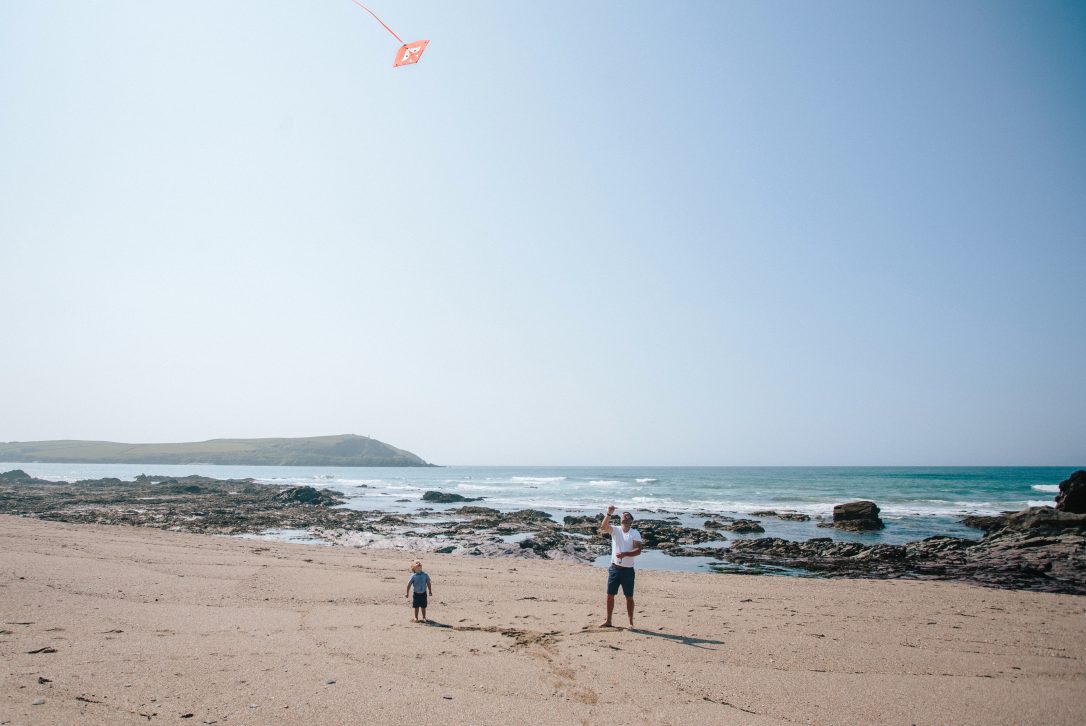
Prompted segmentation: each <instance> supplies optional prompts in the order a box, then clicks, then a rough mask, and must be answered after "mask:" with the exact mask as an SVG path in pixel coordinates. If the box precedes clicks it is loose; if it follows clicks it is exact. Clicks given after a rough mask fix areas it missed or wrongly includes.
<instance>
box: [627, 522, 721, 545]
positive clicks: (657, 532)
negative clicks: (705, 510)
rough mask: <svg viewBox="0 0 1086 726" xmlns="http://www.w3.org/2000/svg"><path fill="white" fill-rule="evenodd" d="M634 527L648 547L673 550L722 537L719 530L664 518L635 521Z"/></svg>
mask: <svg viewBox="0 0 1086 726" xmlns="http://www.w3.org/2000/svg"><path fill="white" fill-rule="evenodd" d="M634 529H636V530H637V531H638V532H640V533H641V539H642V541H643V543H644V547H646V548H650V549H651V548H658V549H662V550H665V551H667V550H671V549H673V548H679V547H682V546H683V545H692V544H698V543H700V542H710V541H713V540H718V539H722V537H721V535H720V533H719V532H712V531H708V530H704V529H697V528H694V527H684V526H682V525H681V524H677V523H675V522H668V521H665V520H662V519H642V520H639V521H637V522H634Z"/></svg>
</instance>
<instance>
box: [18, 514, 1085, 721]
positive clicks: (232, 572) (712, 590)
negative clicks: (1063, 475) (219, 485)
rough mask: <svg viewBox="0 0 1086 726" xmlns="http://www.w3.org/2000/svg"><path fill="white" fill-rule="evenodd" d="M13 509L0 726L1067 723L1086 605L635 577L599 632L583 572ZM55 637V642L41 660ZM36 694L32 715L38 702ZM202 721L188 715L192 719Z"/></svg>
mask: <svg viewBox="0 0 1086 726" xmlns="http://www.w3.org/2000/svg"><path fill="white" fill-rule="evenodd" d="M408 562H409V557H408V556H406V553H389V552H384V551H379V550H363V549H347V548H340V547H334V548H333V547H317V546H307V545H290V544H282V543H269V542H256V541H253V540H244V539H238V538H230V537H206V536H201V535H198V534H189V533H183V532H170V531H163V530H158V529H153V528H146V527H120V526H102V525H91V524H67V523H57V522H46V521H41V520H35V519H28V518H19V517H11V516H6V515H0V572H3V573H4V578H3V580H2V581H0V587H2V588H3V591H2V597H0V619H2V622H3V624H2V625H0V628H2V629H3V630H4V633H3V634H2V635H0V654H2V655H3V660H4V663H5V666H6V670H7V673H6V677H5V678H4V679H3V681H2V682H0V722H4V721H10V722H11V723H58V722H73V721H83V722H86V721H107V720H108V721H111V722H123V723H147V722H148V721H151V722H156V721H158V720H162V719H165V720H179V719H186V720H187V719H188V718H191V719H192V720H191V721H189V722H191V723H209V722H218V723H233V722H239V721H241V722H246V723H258V722H259V723H267V722H269V721H275V722H279V723H287V724H294V723H297V724H304V723H317V722H325V723H332V722H346V721H348V720H362V721H367V722H391V721H400V720H402V719H406V718H411V717H412V715H413V714H414V715H417V713H418V710H419V709H420V708H422V709H427V710H429V709H441V713H442V718H443V720H445V721H448V722H450V723H456V724H459V723H500V722H503V723H525V722H527V721H529V720H531V721H532V722H535V723H543V724H550V723H555V724H568V723H588V722H596V721H598V720H599V719H601V718H613V717H615V715H616V714H618V713H627V714H636V715H637V718H638V720H639V721H641V722H645V723H676V724H678V723H707V722H727V723H741V724H746V723H750V724H784V723H794V722H796V721H799V722H810V723H815V724H869V723H914V724H941V723H955V724H1004V723H1005V724H1011V723H1024V722H1025V723H1047V724H1075V723H1080V722H1081V716H1082V714H1083V713H1086V688H1084V687H1083V686H1084V685H1086V643H1083V641H1082V639H1081V637H1080V636H1081V622H1082V617H1083V614H1084V613H1086V600H1083V599H1082V598H1081V597H1077V596H1072V595H1058V594H1050V593H1034V592H1019V591H1008V590H993V589H987V588H979V587H975V586H970V585H963V584H956V583H940V582H912V581H909V582H906V581H889V580H882V581H880V580H857V579H848V580H845V579H832V580H831V579H825V580H812V579H798V578H763V577H751V576H741V575H707V574H691V573H673V572H659V571H645V572H641V573H639V576H638V583H637V587H638V590H637V605H638V607H637V622H636V624H637V625H638V628H639V629H638V630H637V631H629V630H625V629H613V630H601V629H599V628H596V627H594V626H595V625H596V624H598V622H599V621H600V619H601V617H602V606H603V584H604V580H605V576H604V575H603V573H601V572H600V571H599V570H597V569H594V568H591V567H589V566H586V565H583V564H573V563H565V562H545V561H537V560H509V559H502V560H499V559H483V558H471V557H462V556H456V555H438V554H426V555H424V568H425V569H426V571H427V572H429V573H430V575H431V576H432V577H433V580H434V593H435V595H434V598H433V599H432V601H431V603H432V604H431V611H430V613H429V614H430V617H431V618H432V619H433V620H434V621H435V623H434V624H433V625H430V626H426V625H416V624H413V623H411V622H409V621H410V608H409V607H408V606H407V605H406V601H405V600H404V598H403V588H404V586H405V583H406V581H407V575H408V574H409V573H408V572H407V564H408ZM43 649H44V650H43ZM39 700H40V701H43V703H40V704H39V705H33V704H34V702H35V701H39ZM189 714H191V716H189Z"/></svg>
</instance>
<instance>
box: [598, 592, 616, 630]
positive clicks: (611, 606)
mask: <svg viewBox="0 0 1086 726" xmlns="http://www.w3.org/2000/svg"><path fill="white" fill-rule="evenodd" d="M614 611H615V596H614V595H608V596H607V619H606V620H604V621H603V623H601V624H600V627H601V628H610V627H611V613H613V612H614Z"/></svg>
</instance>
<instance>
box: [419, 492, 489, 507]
mask: <svg viewBox="0 0 1086 726" xmlns="http://www.w3.org/2000/svg"><path fill="white" fill-rule="evenodd" d="M422 501H424V502H436V503H438V504H452V503H453V502H481V501H483V497H463V496H460V495H459V494H450V493H448V492H426V493H425V494H423V495H422Z"/></svg>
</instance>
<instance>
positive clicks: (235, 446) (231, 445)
mask: <svg viewBox="0 0 1086 726" xmlns="http://www.w3.org/2000/svg"><path fill="white" fill-rule="evenodd" d="M0 461H6V462H27V463H35V462H36V463H54V462H55V463H97V464H234V465H249V466H261V465H266V466H429V464H427V463H426V462H425V461H423V460H422V459H420V458H419V457H417V456H415V455H414V454H412V453H411V452H410V451H404V450H403V449H397V448H396V447H395V446H389V445H388V444H385V443H382V442H380V441H378V440H377V439H371V438H367V437H365V436H355V435H353V434H344V435H342V436H313V437H309V438H300V439H212V440H210V441H199V442H192V443H183V444H120V443H115V442H112V441H13V442H10V443H0Z"/></svg>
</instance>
